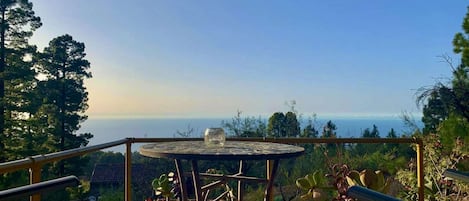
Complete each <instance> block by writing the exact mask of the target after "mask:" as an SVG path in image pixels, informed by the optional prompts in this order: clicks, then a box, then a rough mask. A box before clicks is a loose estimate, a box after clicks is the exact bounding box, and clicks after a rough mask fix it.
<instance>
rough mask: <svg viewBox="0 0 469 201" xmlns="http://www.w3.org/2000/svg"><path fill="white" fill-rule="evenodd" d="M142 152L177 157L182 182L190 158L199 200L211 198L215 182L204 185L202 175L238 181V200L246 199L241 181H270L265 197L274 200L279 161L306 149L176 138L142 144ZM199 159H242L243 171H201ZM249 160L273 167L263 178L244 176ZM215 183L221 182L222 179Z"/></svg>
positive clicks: (177, 167)
mask: <svg viewBox="0 0 469 201" xmlns="http://www.w3.org/2000/svg"><path fill="white" fill-rule="evenodd" d="M139 151H140V154H141V155H144V156H148V157H154V158H170V159H174V161H175V164H176V171H177V174H178V178H180V179H181V181H183V178H184V174H183V171H182V166H181V160H187V161H189V162H190V164H191V171H192V177H193V181H194V188H195V196H196V200H197V201H202V200H205V199H206V198H207V195H206V194H207V193H205V192H206V191H207V189H210V188H212V184H213V183H212V184H209V185H206V186H203V187H202V186H201V181H200V176H201V175H202V176H209V177H219V178H222V179H227V178H228V179H235V180H238V200H242V192H243V189H242V187H241V186H242V185H241V181H244V180H254V181H258V182H266V183H267V187H266V191H265V198H264V200H271V199H272V187H273V181H274V178H275V174H276V172H277V169H278V165H279V160H280V159H285V158H293V157H297V156H300V155H301V154H303V153H304V148H303V147H298V146H293V145H287V144H279V143H270V142H250V141H226V142H225V144H224V146H214V145H211V146H207V145H205V143H204V141H173V142H162V143H153V144H146V145H143V146H142V147H140V150H139ZM199 160H210V161H212V160H238V161H240V165H239V172H238V173H236V174H233V175H213V174H206V173H200V172H199V169H198V163H197V161H199ZM245 160H267V161H268V162H267V164H268V166H269V167H268V168H267V169H268V172H267V178H266V179H261V178H257V177H248V176H244V175H243V161H245ZM214 183H220V181H217V182H214ZM179 184H180V185H181V186H180V187H181V188H180V189H181V191H182V192H181V195H182V199H183V200H188V197H187V189H186V188H185V186H184V182H179ZM213 185H215V184H213ZM204 193H205V195H204Z"/></svg>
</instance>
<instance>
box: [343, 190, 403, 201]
mask: <svg viewBox="0 0 469 201" xmlns="http://www.w3.org/2000/svg"><path fill="white" fill-rule="evenodd" d="M347 196H349V197H352V198H355V199H357V200H358V201H376V200H381V201H400V200H399V199H397V198H394V197H391V196H389V195H386V194H383V193H380V192H378V191H374V190H371V189H368V188H365V187H361V186H352V187H350V188H349V189H348V190H347Z"/></svg>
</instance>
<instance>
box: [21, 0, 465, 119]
mask: <svg viewBox="0 0 469 201" xmlns="http://www.w3.org/2000/svg"><path fill="white" fill-rule="evenodd" d="M32 2H33V5H34V6H33V10H34V11H35V12H36V14H37V15H38V16H40V17H41V20H42V23H43V26H42V27H41V28H39V29H38V30H36V31H35V32H34V35H33V37H32V38H31V40H30V42H31V43H32V44H36V45H37V46H38V47H39V50H42V49H43V48H44V47H46V46H47V45H48V42H49V41H50V40H51V39H53V38H55V37H57V36H60V35H63V34H70V35H72V36H73V38H74V39H75V40H77V41H80V42H84V43H85V46H86V50H85V51H86V53H87V56H86V58H87V59H88V60H89V61H90V63H91V68H90V71H91V72H92V75H93V78H91V79H89V80H87V81H86V87H87V90H88V92H89V101H88V104H89V106H90V107H89V109H88V111H87V112H86V114H87V115H88V116H89V117H91V118H93V117H163V118H164V117H230V116H233V115H235V114H236V112H237V111H238V110H240V111H242V112H243V114H244V115H253V116H257V115H270V114H272V113H274V112H278V111H280V112H286V111H288V110H289V107H288V105H287V104H286V102H291V101H292V100H294V101H295V102H296V105H295V107H296V109H297V110H298V111H299V112H300V113H303V114H313V113H314V114H317V115H318V116H325V115H338V116H363V115H368V116H387V115H391V116H392V115H400V114H402V113H403V112H407V113H412V114H420V113H421V112H420V109H419V108H418V107H417V106H416V104H415V94H416V92H417V89H419V88H420V87H425V86H431V85H432V84H434V83H435V82H436V81H439V80H442V79H443V80H445V79H444V78H449V77H450V76H451V71H450V68H449V67H448V65H447V64H445V63H443V62H441V58H439V56H441V55H443V54H447V55H449V56H451V57H452V58H453V59H454V62H455V63H456V64H457V63H458V55H455V54H453V52H452V44H451V42H452V39H453V37H454V34H455V33H457V32H460V31H462V28H461V24H462V21H463V18H464V16H465V14H466V11H467V6H468V5H469V2H467V1H462V0H452V1H443V0H438V1H437V0H430V1H429V0H413V1H408V0H380V1H376V0H355V1H350V0H328V1H319V0H307V1H306V0H304V1H303V0H295V1H285V0H236V1H228V0H199V1H192V0H178V1H170V0H167V1H163V0H137V1H124V0H93V1H76V0H75V1H72V0H32Z"/></svg>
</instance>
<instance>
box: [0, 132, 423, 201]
mask: <svg viewBox="0 0 469 201" xmlns="http://www.w3.org/2000/svg"><path fill="white" fill-rule="evenodd" d="M182 140H203V139H202V138H125V139H122V140H116V141H113V142H108V143H103V144H99V145H93V146H88V147H82V148H76V149H70V150H66V151H61V152H55V153H50V154H45V155H36V156H30V157H27V158H24V159H21V160H16V161H10V162H5V163H1V164H0V174H3V173H7V172H13V171H18V170H23V169H29V172H30V175H29V180H30V184H34V183H39V182H41V169H42V166H43V165H44V164H47V163H51V162H55V161H61V160H64V159H68V158H72V157H76V156H82V155H84V154H87V153H92V152H96V151H99V150H102V149H106V148H110V147H115V146H120V145H124V144H125V146H126V150H125V181H124V182H125V188H124V190H125V200H126V201H131V160H132V159H131V156H132V144H134V143H155V142H169V141H182ZM227 140H236V141H258V142H259V141H263V142H276V143H288V144H320V143H328V144H346V143H363V144H375V143H378V144H379V143H398V144H402V143H410V144H416V146H417V181H418V182H417V186H418V198H419V201H423V200H424V183H423V182H424V172H423V169H424V168H423V141H422V140H421V139H419V138H227ZM30 200H31V201H40V200H41V198H40V195H33V196H31V197H30Z"/></svg>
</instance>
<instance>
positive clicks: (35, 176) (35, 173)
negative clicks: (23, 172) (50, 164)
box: [29, 162, 42, 201]
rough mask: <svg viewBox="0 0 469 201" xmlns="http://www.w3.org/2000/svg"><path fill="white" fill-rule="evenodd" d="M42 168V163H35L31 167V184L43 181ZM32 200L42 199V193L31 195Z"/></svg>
mask: <svg viewBox="0 0 469 201" xmlns="http://www.w3.org/2000/svg"><path fill="white" fill-rule="evenodd" d="M41 170H42V166H41V165H40V164H37V163H34V162H33V165H32V166H31V168H29V184H35V183H39V182H41ZM29 200H30V201H41V194H35V195H31V196H30V197H29Z"/></svg>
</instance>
